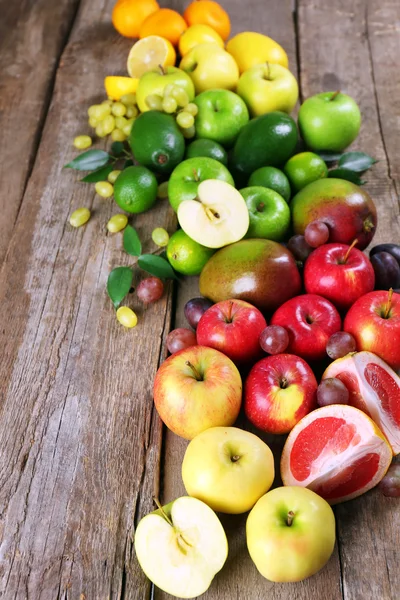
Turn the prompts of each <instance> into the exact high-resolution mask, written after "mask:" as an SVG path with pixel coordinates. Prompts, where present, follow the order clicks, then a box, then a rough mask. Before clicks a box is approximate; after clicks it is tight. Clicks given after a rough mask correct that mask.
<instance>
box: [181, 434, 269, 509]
mask: <svg viewBox="0 0 400 600" xmlns="http://www.w3.org/2000/svg"><path fill="white" fill-rule="evenodd" d="M274 476H275V469H274V457H273V455H272V452H271V450H270V448H269V447H268V446H267V444H265V443H264V442H263V441H262V440H261V439H260V438H259V437H257V436H256V435H254V434H253V433H250V432H249V431H243V429H238V428H236V427H212V428H211V429H207V431H203V433H200V435H198V436H196V437H195V438H194V439H193V440H192V441H191V442H190V444H189V445H188V447H187V449H186V452H185V456H184V459H183V463H182V479H183V483H184V485H185V489H186V491H187V493H188V494H189V495H190V496H194V497H195V498H199V500H203V502H205V503H206V504H208V506H210V507H211V508H212V509H213V510H215V511H219V512H224V513H230V514H239V513H243V512H247V511H248V510H250V509H251V508H252V507H253V506H254V504H255V503H256V502H257V500H258V499H259V498H261V496H262V495H263V494H265V493H266V492H267V491H268V490H269V488H270V487H271V485H272V482H273V481H274Z"/></svg>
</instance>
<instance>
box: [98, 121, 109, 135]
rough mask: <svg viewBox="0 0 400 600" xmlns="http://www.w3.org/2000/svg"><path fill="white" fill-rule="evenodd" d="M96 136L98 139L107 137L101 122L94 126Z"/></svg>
mask: <svg viewBox="0 0 400 600" xmlns="http://www.w3.org/2000/svg"><path fill="white" fill-rule="evenodd" d="M96 135H97V137H99V138H103V137H106V135H107V133H106V132H105V131H104V127H103V123H102V122H101V123H99V124H98V125H97V126H96Z"/></svg>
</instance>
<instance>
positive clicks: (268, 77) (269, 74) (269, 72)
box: [265, 61, 271, 81]
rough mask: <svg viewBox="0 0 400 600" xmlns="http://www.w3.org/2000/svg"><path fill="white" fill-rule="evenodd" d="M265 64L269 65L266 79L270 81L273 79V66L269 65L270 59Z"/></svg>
mask: <svg viewBox="0 0 400 600" xmlns="http://www.w3.org/2000/svg"><path fill="white" fill-rule="evenodd" d="M265 64H266V65H267V76H266V79H267V80H268V81H270V79H271V68H270V66H269V62H268V61H267V62H266V63H265Z"/></svg>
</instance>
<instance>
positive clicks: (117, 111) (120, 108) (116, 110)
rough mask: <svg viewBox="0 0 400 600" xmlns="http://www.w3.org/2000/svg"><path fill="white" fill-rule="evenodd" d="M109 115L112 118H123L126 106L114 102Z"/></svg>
mask: <svg viewBox="0 0 400 600" xmlns="http://www.w3.org/2000/svg"><path fill="white" fill-rule="evenodd" d="M111 113H112V114H113V115H114V117H123V116H124V115H125V114H126V106H125V104H122V102H114V104H113V106H112V107H111Z"/></svg>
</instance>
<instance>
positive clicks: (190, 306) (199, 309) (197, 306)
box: [183, 298, 213, 329]
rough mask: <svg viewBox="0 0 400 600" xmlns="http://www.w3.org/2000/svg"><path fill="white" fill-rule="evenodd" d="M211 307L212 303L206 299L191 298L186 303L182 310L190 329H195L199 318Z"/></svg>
mask: <svg viewBox="0 0 400 600" xmlns="http://www.w3.org/2000/svg"><path fill="white" fill-rule="evenodd" d="M212 305H213V303H212V302H211V301H210V300H207V298H192V299H191V300H189V302H186V304H185V308H184V309H183V310H184V313H185V318H186V320H187V322H188V323H189V325H190V327H193V329H197V325H198V324H199V321H200V319H201V317H202V316H203V314H204V313H205V312H206V310H207V309H208V308H210V306H212Z"/></svg>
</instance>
